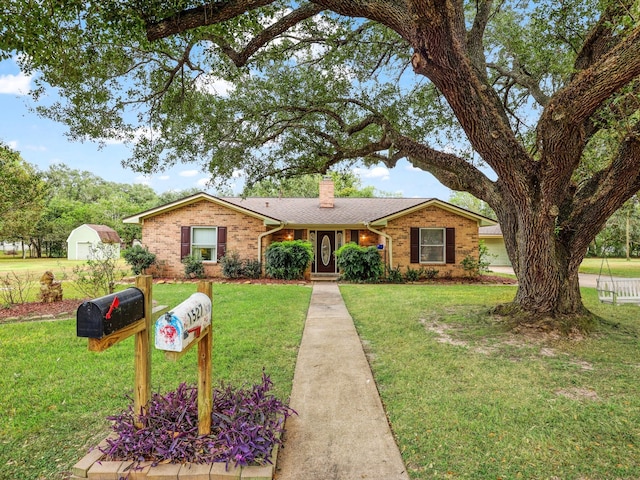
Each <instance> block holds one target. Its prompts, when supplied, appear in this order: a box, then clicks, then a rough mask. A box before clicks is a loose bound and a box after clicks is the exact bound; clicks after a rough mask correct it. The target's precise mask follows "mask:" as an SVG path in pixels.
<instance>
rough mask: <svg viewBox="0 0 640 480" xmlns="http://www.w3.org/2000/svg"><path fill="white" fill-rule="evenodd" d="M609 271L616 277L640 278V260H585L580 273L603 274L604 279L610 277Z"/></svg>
mask: <svg viewBox="0 0 640 480" xmlns="http://www.w3.org/2000/svg"><path fill="white" fill-rule="evenodd" d="M609 271H611V276H614V277H627V278H636V277H640V259H639V258H632V259H630V260H629V261H627V260H626V259H624V258H607V259H605V260H604V261H603V260H602V259H601V258H585V259H584V260H583V262H582V264H581V265H580V273H593V274H595V275H598V274H600V272H602V276H603V277H608V276H609Z"/></svg>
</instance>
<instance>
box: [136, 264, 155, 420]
mask: <svg viewBox="0 0 640 480" xmlns="http://www.w3.org/2000/svg"><path fill="white" fill-rule="evenodd" d="M152 285H153V278H152V277H151V275H139V276H137V277H136V287H137V288H139V289H140V290H142V293H143V294H144V324H145V328H144V329H143V330H141V331H140V332H138V333H136V340H135V384H134V390H133V408H134V412H135V414H136V415H140V414H141V413H142V412H143V411H144V409H146V407H147V404H148V403H149V399H150V398H151V327H152V325H151V315H152V310H153V297H152V293H153V292H152ZM136 426H138V427H141V426H142V425H139V424H137V425H136Z"/></svg>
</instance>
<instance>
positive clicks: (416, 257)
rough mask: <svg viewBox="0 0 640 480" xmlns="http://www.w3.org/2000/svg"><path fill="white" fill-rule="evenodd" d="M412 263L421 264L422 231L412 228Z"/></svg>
mask: <svg viewBox="0 0 640 480" xmlns="http://www.w3.org/2000/svg"><path fill="white" fill-rule="evenodd" d="M411 263H420V229H419V228H418V227H411Z"/></svg>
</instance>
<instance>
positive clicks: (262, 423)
mask: <svg viewBox="0 0 640 480" xmlns="http://www.w3.org/2000/svg"><path fill="white" fill-rule="evenodd" d="M272 386H273V383H272V382H271V379H270V378H269V376H268V375H266V374H264V373H263V375H262V383H260V384H257V385H254V386H253V387H252V388H244V389H234V388H233V387H231V386H225V385H222V386H221V387H220V388H214V390H213V408H212V415H211V417H212V418H211V433H210V434H209V435H199V434H198V391H197V388H196V387H195V386H188V385H186V384H184V383H182V384H180V385H179V386H178V388H177V389H176V390H175V391H172V392H169V393H167V394H165V395H161V394H158V393H155V394H153V395H152V398H151V401H150V402H149V404H148V406H147V411H146V412H143V413H142V415H140V416H139V417H138V418H137V420H138V421H139V422H140V423H141V425H142V428H138V427H136V425H135V422H136V415H135V414H134V411H133V404H131V405H130V406H129V407H128V409H127V410H125V411H124V412H122V413H120V414H119V415H114V416H111V417H108V419H109V420H111V421H112V422H113V425H112V429H113V431H114V432H115V435H113V436H111V437H109V438H108V439H107V445H106V446H105V447H103V448H101V449H100V450H101V452H102V453H103V454H105V458H106V459H107V460H134V461H137V462H144V461H150V462H152V465H157V464H159V463H186V462H191V463H215V462H225V463H226V465H227V467H228V466H229V464H233V465H234V466H236V467H237V466H241V467H242V466H247V465H264V464H267V463H271V460H270V455H271V451H272V449H273V447H274V446H275V445H276V444H279V443H281V434H282V432H283V430H284V422H285V420H286V419H287V418H288V417H289V416H290V415H292V414H294V413H295V412H294V411H293V410H292V409H291V408H289V407H288V406H287V405H286V404H284V403H283V402H282V401H280V400H278V399H277V398H276V397H275V396H274V395H272V394H270V393H269V391H270V390H271V387H272Z"/></svg>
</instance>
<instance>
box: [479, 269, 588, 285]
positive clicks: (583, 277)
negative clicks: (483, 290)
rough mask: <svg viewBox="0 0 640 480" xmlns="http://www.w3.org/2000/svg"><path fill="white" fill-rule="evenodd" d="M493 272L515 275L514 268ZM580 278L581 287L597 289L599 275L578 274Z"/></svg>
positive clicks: (494, 270)
mask: <svg viewBox="0 0 640 480" xmlns="http://www.w3.org/2000/svg"><path fill="white" fill-rule="evenodd" d="M491 271H492V272H495V273H508V274H511V275H513V274H514V273H513V268H511V267H491ZM578 277H579V278H580V286H581V287H591V288H596V279H597V278H598V275H595V274H592V273H580V274H578Z"/></svg>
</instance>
